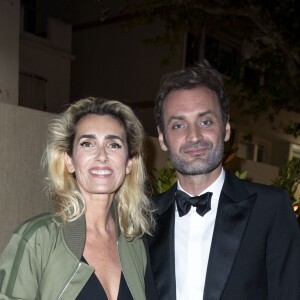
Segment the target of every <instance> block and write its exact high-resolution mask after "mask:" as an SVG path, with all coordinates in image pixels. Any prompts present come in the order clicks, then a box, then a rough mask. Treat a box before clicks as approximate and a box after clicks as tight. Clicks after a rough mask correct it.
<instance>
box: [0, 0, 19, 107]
mask: <svg viewBox="0 0 300 300" xmlns="http://www.w3.org/2000/svg"><path fill="white" fill-rule="evenodd" d="M19 28H20V1H19V0H1V1H0V41H1V42H0V102H4V103H10V104H17V103H18V78H19Z"/></svg>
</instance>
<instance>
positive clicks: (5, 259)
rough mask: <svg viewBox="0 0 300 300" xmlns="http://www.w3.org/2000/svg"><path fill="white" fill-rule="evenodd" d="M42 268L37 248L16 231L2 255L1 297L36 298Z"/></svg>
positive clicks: (4, 298)
mask: <svg viewBox="0 0 300 300" xmlns="http://www.w3.org/2000/svg"><path fill="white" fill-rule="evenodd" d="M40 269H41V268H40V267H39V263H38V259H37V257H36V249H34V248H33V247H31V246H30V244H29V243H28V242H27V241H26V240H25V239H24V237H21V236H19V235H17V234H16V233H15V234H14V235H13V236H12V238H11V240H10V241H9V243H8V245H7V246H6V248H5V249H4V251H3V253H2V254H1V256H0V299H1V300H2V299H3V300H8V299H35V298H36V294H37V289H38V282H39V280H40V276H41V274H40V273H41V272H40Z"/></svg>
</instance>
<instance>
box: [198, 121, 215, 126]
mask: <svg viewBox="0 0 300 300" xmlns="http://www.w3.org/2000/svg"><path fill="white" fill-rule="evenodd" d="M212 123H213V122H212V121H211V120H204V121H202V122H201V124H202V125H204V126H210V125H211V124H212Z"/></svg>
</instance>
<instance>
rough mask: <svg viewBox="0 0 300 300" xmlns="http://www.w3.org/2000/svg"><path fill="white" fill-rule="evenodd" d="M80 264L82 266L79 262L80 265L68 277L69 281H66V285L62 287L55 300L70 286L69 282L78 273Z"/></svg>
mask: <svg viewBox="0 0 300 300" xmlns="http://www.w3.org/2000/svg"><path fill="white" fill-rule="evenodd" d="M81 264H82V263H81V262H80V263H79V264H78V266H77V267H76V269H75V270H74V272H73V273H71V275H70V277H69V279H68V281H67V283H66V285H65V286H63V288H62V290H61V292H60V293H59V294H58V297H57V300H59V299H61V297H62V295H63V293H64V292H65V291H66V289H67V287H68V285H69V284H70V282H71V280H72V279H73V278H74V276H75V275H76V273H77V271H78V270H79V268H80V267H81Z"/></svg>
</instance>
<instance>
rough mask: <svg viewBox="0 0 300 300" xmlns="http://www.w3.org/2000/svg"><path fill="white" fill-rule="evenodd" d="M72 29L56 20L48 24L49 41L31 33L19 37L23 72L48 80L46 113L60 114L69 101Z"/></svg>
mask: <svg viewBox="0 0 300 300" xmlns="http://www.w3.org/2000/svg"><path fill="white" fill-rule="evenodd" d="M71 36H72V35H71V26H70V25H68V24H66V23H63V22H60V21H58V20H56V19H49V21H48V38H42V37H39V36H36V35H33V34H31V33H28V32H23V31H22V32H21V35H20V66H19V68H20V72H24V73H29V74H33V75H35V76H41V77H43V78H44V79H45V80H46V81H47V84H46V99H45V104H46V110H47V111H49V112H57V111H59V110H60V109H61V107H62V105H63V104H66V103H69V100H70V72H71V71H70V70H71V60H72V59H73V56H72V55H71Z"/></svg>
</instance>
